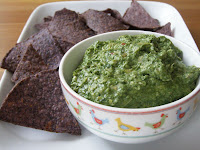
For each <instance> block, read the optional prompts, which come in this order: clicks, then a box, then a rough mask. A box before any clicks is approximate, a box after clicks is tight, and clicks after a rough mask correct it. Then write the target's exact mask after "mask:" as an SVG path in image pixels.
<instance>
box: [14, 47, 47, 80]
mask: <svg viewBox="0 0 200 150" xmlns="http://www.w3.org/2000/svg"><path fill="white" fill-rule="evenodd" d="M43 70H48V66H47V65H46V63H45V62H44V61H43V59H42V58H41V56H40V55H39V54H38V53H37V51H36V50H35V49H34V48H33V46H32V45H29V46H28V48H27V50H26V52H25V54H24V55H23V57H22V59H21V61H20V62H19V64H18V66H17V69H16V70H15V72H14V74H13V76H12V78H11V80H12V81H13V82H19V81H20V80H22V79H23V78H26V77H29V76H32V75H34V74H37V73H38V72H41V71H43Z"/></svg>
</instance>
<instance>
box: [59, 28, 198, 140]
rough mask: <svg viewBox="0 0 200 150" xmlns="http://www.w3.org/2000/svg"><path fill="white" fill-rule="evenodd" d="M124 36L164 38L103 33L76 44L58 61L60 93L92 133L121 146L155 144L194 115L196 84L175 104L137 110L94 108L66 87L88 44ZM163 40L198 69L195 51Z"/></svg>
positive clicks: (97, 106) (107, 107) (95, 104)
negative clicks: (154, 142) (180, 52)
mask: <svg viewBox="0 0 200 150" xmlns="http://www.w3.org/2000/svg"><path fill="white" fill-rule="evenodd" d="M124 34H128V35H136V34H153V35H155V36H163V35H162V34H158V33H153V32H147V31H129V30H127V31H115V32H109V33H104V34H100V35H97V36H93V37H91V38H88V39H85V40H83V41H81V42H79V43H78V44H76V45H75V46H73V47H72V48H71V49H70V50H69V51H68V52H67V53H66V54H65V55H64V57H63V58H62V60H61V63H60V67H59V76H60V81H61V86H62V90H63V93H64V96H65V99H66V102H67V104H68V107H69V109H70V110H71V112H72V114H73V115H74V116H75V117H76V119H77V120H78V121H79V123H80V124H82V125H83V126H84V127H85V128H86V129H88V130H89V131H91V132H92V133H94V134H96V135H98V136H100V137H102V138H105V139H108V140H111V141H115V142H120V143H144V142H149V141H153V140H157V139H160V138H162V137H165V136H167V135H169V134H170V133H173V132H174V131H175V130H176V129H178V128H179V127H181V125H182V124H183V123H184V122H185V121H186V120H187V119H188V118H189V117H190V116H191V115H192V114H193V112H194V110H195V108H196V106H197V103H198V101H199V91H200V83H199V81H198V84H197V86H196V88H195V89H194V90H193V91H192V92H191V93H190V94H188V95H187V96H185V97H183V98H181V99H179V100H177V101H175V102H172V103H169V104H165V105H162V106H157V107H151V108H138V109H128V108H116V107H109V106H105V105H101V104H97V103H94V102H92V101H90V100H87V99H85V98H84V97H82V96H80V95H78V94H77V93H76V92H74V91H73V90H72V89H71V88H70V86H69V84H70V82H71V78H72V72H73V71H74V70H75V69H76V68H77V66H78V65H79V63H80V62H81V60H82V58H83V55H84V53H85V50H86V49H87V48H88V47H89V46H90V45H91V44H93V43H94V42H95V41H98V40H100V41H105V40H110V39H113V40H114V39H117V38H118V37H119V36H120V35H124ZM166 37H167V38H168V39H170V40H171V41H172V42H173V43H174V45H175V46H177V47H178V48H180V49H181V50H182V51H183V60H184V62H185V63H186V64H187V65H195V66H197V67H200V55H199V54H198V53H197V52H196V51H195V50H193V49H192V48H191V47H189V46H188V45H186V44H184V43H182V42H180V41H178V40H176V39H174V38H173V37H169V36H166ZM183 38H184V37H183ZM121 125H123V126H121Z"/></svg>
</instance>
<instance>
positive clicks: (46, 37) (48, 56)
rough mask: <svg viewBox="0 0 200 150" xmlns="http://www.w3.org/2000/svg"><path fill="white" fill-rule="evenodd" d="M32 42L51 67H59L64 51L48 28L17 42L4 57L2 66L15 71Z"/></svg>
mask: <svg viewBox="0 0 200 150" xmlns="http://www.w3.org/2000/svg"><path fill="white" fill-rule="evenodd" d="M30 44H32V46H33V48H34V49H35V50H36V51H37V52H38V54H39V55H40V56H41V57H42V59H43V60H44V62H45V63H46V64H47V65H48V66H49V68H50V69H56V68H58V66H59V63H60V60H61V59H62V57H63V55H64V53H63V52H62V50H61V48H60V46H59V44H58V42H57V41H56V40H55V39H54V37H53V36H52V35H51V33H50V32H49V30H48V29H47V28H45V29H42V30H40V31H39V32H38V33H36V34H34V35H32V36H30V37H29V38H28V39H27V40H25V41H23V42H20V43H17V44H16V45H15V47H13V48H12V49H11V50H10V51H9V52H8V53H7V55H6V56H5V57H4V58H3V60H2V62H1V67H2V68H4V69H8V70H9V71H10V72H15V70H16V68H17V65H18V64H19V62H20V60H21V58H22V56H23V55H24V53H25V52H26V49H27V47H28V46H29V45H30Z"/></svg>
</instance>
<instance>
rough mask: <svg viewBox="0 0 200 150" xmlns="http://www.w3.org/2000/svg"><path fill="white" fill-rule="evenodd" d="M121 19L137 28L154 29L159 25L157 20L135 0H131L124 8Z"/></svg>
mask: <svg viewBox="0 0 200 150" xmlns="http://www.w3.org/2000/svg"><path fill="white" fill-rule="evenodd" d="M123 20H124V22H126V23H127V24H129V25H131V26H133V27H136V28H139V29H155V28H159V27H160V25H159V22H158V20H157V19H154V18H152V17H151V16H150V15H149V14H148V13H147V12H146V10H145V9H144V8H143V7H142V6H141V5H140V4H139V3H138V2H137V1H136V0H133V1H132V3H131V7H129V8H128V9H127V10H126V12H125V14H124V16H123Z"/></svg>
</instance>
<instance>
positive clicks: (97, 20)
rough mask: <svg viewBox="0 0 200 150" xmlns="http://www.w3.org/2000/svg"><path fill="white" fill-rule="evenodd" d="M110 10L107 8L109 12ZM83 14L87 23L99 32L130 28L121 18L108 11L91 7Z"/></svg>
mask: <svg viewBox="0 0 200 150" xmlns="http://www.w3.org/2000/svg"><path fill="white" fill-rule="evenodd" d="M108 11H109V10H107V12H108ZM110 12H113V11H110ZM82 16H83V17H84V19H85V20H86V23H87V25H88V26H89V27H90V28H91V29H92V30H94V31H95V32H97V33H98V34H100V33H105V32H111V31H117V30H127V29H128V28H129V26H128V25H125V24H123V23H122V22H121V21H120V20H118V19H116V18H114V17H112V16H111V15H109V14H108V13H106V11H104V12H103V11H97V10H93V9H89V10H87V11H85V12H84V13H83V14H82Z"/></svg>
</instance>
